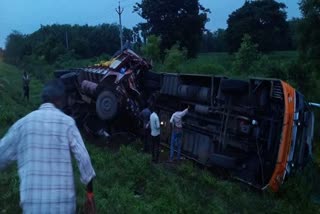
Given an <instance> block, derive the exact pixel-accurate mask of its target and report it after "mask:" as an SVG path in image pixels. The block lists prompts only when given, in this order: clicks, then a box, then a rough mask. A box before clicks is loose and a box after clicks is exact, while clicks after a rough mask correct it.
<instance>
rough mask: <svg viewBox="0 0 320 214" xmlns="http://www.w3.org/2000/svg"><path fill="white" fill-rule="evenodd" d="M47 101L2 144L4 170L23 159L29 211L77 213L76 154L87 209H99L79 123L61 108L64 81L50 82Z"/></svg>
mask: <svg viewBox="0 0 320 214" xmlns="http://www.w3.org/2000/svg"><path fill="white" fill-rule="evenodd" d="M42 101H43V104H42V105H41V106H40V108H39V109H38V110H35V111H33V112H31V113H30V114H28V115H27V116H25V117H23V118H22V119H20V120H18V121H17V122H16V123H15V124H14V125H13V126H12V127H11V128H10V129H9V131H8V133H7V134H6V135H5V136H4V137H3V138H2V139H1V140H0V154H1V155H0V170H1V169H4V168H5V167H6V166H7V165H8V164H9V163H10V162H12V161H15V160H17V161H18V173H19V178H20V205H21V207H22V209H23V213H75V211H76V194H75V187H74V178H73V170H72V158H71V154H73V156H74V158H75V159H76V161H77V165H78V168H79V171H80V180H81V182H82V183H83V184H85V185H87V202H86V207H91V208H92V209H93V210H94V209H95V208H94V200H93V193H92V179H93V178H94V177H95V171H94V169H93V167H92V165H91V161H90V157H89V154H88V152H87V150H86V147H85V145H84V143H83V140H82V138H81V135H80V133H79V130H78V128H77V127H76V124H75V122H74V120H73V119H72V118H71V117H69V116H67V115H65V114H64V113H63V112H62V111H60V110H59V109H61V108H62V107H63V104H64V85H63V83H62V82H61V81H59V80H53V81H51V82H49V83H48V84H47V85H46V86H45V87H44V89H43V92H42ZM92 209H91V210H92Z"/></svg>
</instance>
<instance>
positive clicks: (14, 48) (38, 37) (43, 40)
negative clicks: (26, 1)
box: [5, 24, 134, 64]
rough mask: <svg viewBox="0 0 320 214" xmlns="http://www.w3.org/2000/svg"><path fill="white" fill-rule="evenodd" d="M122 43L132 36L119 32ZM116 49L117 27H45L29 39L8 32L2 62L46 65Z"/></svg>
mask: <svg viewBox="0 0 320 214" xmlns="http://www.w3.org/2000/svg"><path fill="white" fill-rule="evenodd" d="M123 37H124V39H125V40H129V41H132V40H133V39H134V32H133V31H132V30H131V29H127V28H124V29H123ZM119 47H120V38H119V27H118V25H116V24H102V25H98V26H88V25H84V26H80V25H57V24H54V25H47V26H41V27H40V29H39V30H37V31H35V32H34V33H32V34H30V35H24V34H21V33H19V32H18V31H14V32H12V33H11V34H10V35H9V36H8V37H7V40H6V45H5V60H6V61H7V62H8V63H11V64H19V63H20V62H21V61H22V60H23V58H24V57H25V56H30V55H34V56H37V57H39V58H41V59H44V60H45V61H46V62H48V63H53V62H55V61H56V60H57V59H58V57H59V56H62V55H65V54H69V55H72V56H73V57H75V58H91V57H95V56H100V55H102V54H108V55H112V54H114V53H115V52H116V51H117V50H119Z"/></svg>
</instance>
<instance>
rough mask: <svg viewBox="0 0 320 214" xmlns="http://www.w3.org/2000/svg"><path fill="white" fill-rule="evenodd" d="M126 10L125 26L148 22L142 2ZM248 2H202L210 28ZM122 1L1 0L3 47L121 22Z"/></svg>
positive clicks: (293, 12)
mask: <svg viewBox="0 0 320 214" xmlns="http://www.w3.org/2000/svg"><path fill="white" fill-rule="evenodd" d="M120 1H121V6H122V7H123V8H124V12H123V14H122V24H123V26H125V27H127V28H132V27H133V26H135V25H136V24H137V23H139V22H143V21H144V20H143V19H142V18H141V17H140V16H139V15H138V14H136V13H133V12H132V10H133V5H134V4H135V2H137V1H139V2H140V0H120ZM244 1H245V0H200V3H201V4H202V5H203V6H204V7H206V8H209V9H210V10H211V14H209V18H210V21H209V22H208V23H207V24H206V28H207V29H209V30H211V31H214V30H216V29H218V28H226V27H227V23H226V21H227V19H228V16H229V14H230V13H232V12H233V11H234V10H236V9H237V8H239V7H241V6H242V5H243V3H244ZM118 2H119V0H90V1H89V0H0V47H2V48H4V46H5V41H6V37H7V36H8V35H9V34H10V33H11V32H12V31H13V30H17V31H19V32H21V33H23V34H30V33H32V32H34V31H36V30H38V29H39V28H40V26H41V25H51V24H79V25H84V24H88V25H98V24H103V23H117V22H118V14H117V13H116V12H115V8H116V7H117V6H118ZM278 2H283V3H285V4H286V5H287V9H286V11H287V16H288V19H291V18H292V17H300V16H301V14H300V11H299V7H298V2H299V0H278Z"/></svg>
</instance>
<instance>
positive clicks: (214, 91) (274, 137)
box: [55, 49, 315, 192]
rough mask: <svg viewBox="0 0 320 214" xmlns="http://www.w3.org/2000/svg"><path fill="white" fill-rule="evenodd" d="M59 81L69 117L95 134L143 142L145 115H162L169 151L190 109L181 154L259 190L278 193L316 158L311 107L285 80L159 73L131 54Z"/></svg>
mask: <svg viewBox="0 0 320 214" xmlns="http://www.w3.org/2000/svg"><path fill="white" fill-rule="evenodd" d="M55 77H56V78H60V79H61V80H62V81H63V82H64V84H65V86H66V91H67V99H66V100H67V102H66V103H67V105H66V108H65V112H66V113H67V114H69V115H71V116H72V117H73V118H75V120H76V121H78V124H80V125H82V126H83V127H84V128H85V130H87V131H88V132H90V133H93V134H96V135H108V136H109V135H112V133H115V132H117V131H126V132H133V133H137V135H139V130H140V129H139V128H140V125H139V123H138V121H139V116H138V115H139V112H140V111H141V110H142V109H143V108H145V107H146V106H150V105H152V106H154V107H156V108H157V109H159V118H160V121H161V136H160V138H161V143H162V145H163V146H170V145H169V144H170V137H171V126H170V123H169V120H170V117H171V115H172V114H173V113H174V112H175V111H178V110H182V109H184V108H185V107H187V106H189V107H190V111H189V113H188V114H187V115H186V116H185V117H184V119H183V123H184V124H183V137H182V141H183V142H182V145H183V146H182V154H183V155H184V156H185V157H187V158H188V159H191V160H193V161H195V162H197V163H199V164H201V165H203V166H206V167H214V168H221V169H224V170H225V171H227V172H228V173H229V175H230V176H232V177H234V178H236V179H238V180H240V181H242V182H244V183H246V184H249V185H252V186H254V187H256V188H258V189H262V190H264V189H267V188H270V189H271V190H272V191H275V192H276V191H278V190H279V188H280V186H281V184H282V183H283V182H284V181H285V178H286V177H287V176H289V175H290V174H292V173H293V172H294V171H296V170H297V169H301V168H302V167H303V166H305V165H306V163H307V162H308V161H309V160H310V158H312V150H313V133H314V120H315V117H314V113H313V111H312V108H311V105H310V104H309V103H308V102H307V101H306V100H305V97H304V96H303V94H301V93H300V92H299V91H297V90H295V89H294V88H293V87H292V86H291V85H290V84H288V83H286V82H285V81H283V80H280V79H268V78H258V77H253V78H248V79H246V80H243V79H235V78H228V77H226V76H216V75H199V74H182V73H158V72H154V71H152V66H151V65H150V63H149V62H148V61H147V60H145V59H144V58H142V57H140V56H139V55H137V54H136V53H134V52H133V51H132V50H128V49H127V50H124V51H122V52H121V53H119V54H118V55H117V56H115V57H114V58H113V59H111V60H110V61H107V62H104V63H101V64H98V65H95V66H89V67H85V68H75V69H66V70H59V71H56V72H55Z"/></svg>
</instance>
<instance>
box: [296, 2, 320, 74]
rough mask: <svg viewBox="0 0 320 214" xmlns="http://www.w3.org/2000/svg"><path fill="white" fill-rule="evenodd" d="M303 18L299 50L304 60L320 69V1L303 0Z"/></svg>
mask: <svg viewBox="0 0 320 214" xmlns="http://www.w3.org/2000/svg"><path fill="white" fill-rule="evenodd" d="M300 10H301V12H302V15H303V18H302V20H301V22H300V25H299V50H300V56H301V57H302V58H303V59H304V60H308V61H310V62H312V63H313V64H314V65H315V66H317V68H320V1H319V0H301V2H300Z"/></svg>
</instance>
